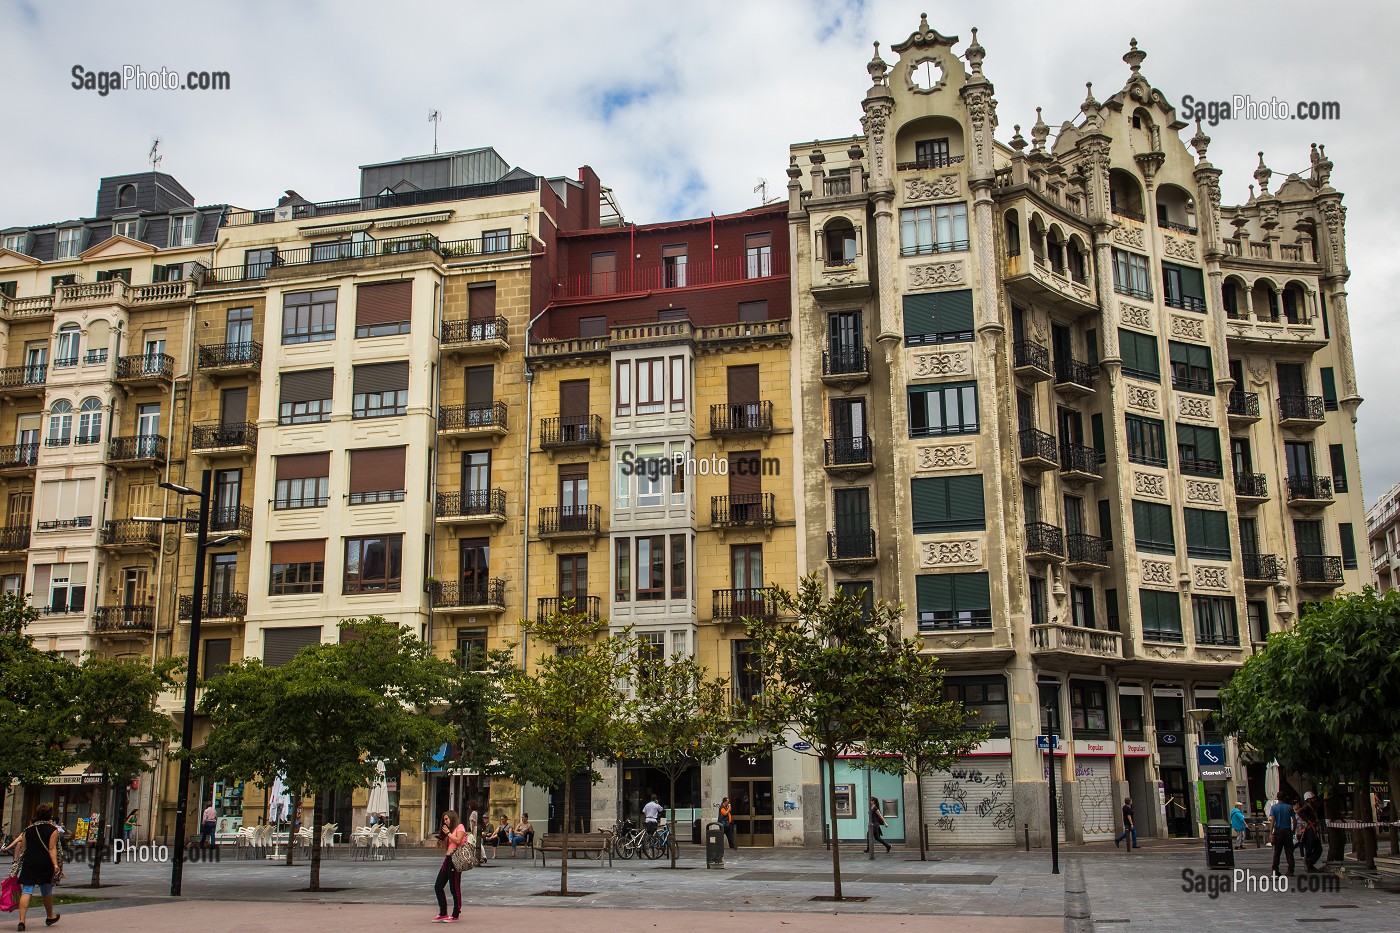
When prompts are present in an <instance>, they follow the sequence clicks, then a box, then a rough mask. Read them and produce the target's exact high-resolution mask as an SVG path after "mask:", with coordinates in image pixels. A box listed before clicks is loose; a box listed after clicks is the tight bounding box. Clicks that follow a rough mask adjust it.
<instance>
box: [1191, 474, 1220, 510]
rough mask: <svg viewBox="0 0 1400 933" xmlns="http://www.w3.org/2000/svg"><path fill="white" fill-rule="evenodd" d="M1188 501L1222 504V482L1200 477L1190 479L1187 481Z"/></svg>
mask: <svg viewBox="0 0 1400 933" xmlns="http://www.w3.org/2000/svg"><path fill="white" fill-rule="evenodd" d="M1186 501H1187V502H1202V503H1205V504H1206V505H1220V504H1221V499H1220V484H1219V483H1211V482H1207V481H1206V480H1200V479H1188V480H1187V481H1186Z"/></svg>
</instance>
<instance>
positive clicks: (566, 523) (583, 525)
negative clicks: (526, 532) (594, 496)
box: [540, 505, 603, 537]
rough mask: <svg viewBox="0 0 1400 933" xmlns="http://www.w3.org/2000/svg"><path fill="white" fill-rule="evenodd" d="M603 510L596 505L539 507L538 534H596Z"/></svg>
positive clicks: (600, 523) (546, 535)
mask: <svg viewBox="0 0 1400 933" xmlns="http://www.w3.org/2000/svg"><path fill="white" fill-rule="evenodd" d="M602 516H603V510H602V507H601V506H596V505H572V506H570V505H565V506H550V507H548V508H543V509H540V536H541V537H548V536H550V535H596V534H598V533H599V531H600V529H601V528H602Z"/></svg>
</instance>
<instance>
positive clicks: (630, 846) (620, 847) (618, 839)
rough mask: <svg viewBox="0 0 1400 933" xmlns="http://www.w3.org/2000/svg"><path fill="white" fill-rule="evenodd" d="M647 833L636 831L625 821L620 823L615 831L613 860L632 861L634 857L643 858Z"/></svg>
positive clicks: (640, 830)
mask: <svg viewBox="0 0 1400 933" xmlns="http://www.w3.org/2000/svg"><path fill="white" fill-rule="evenodd" d="M647 840H648V836H647V831H646V830H645V829H636V828H633V827H632V825H631V824H630V823H628V822H626V821H625V820H624V821H623V822H621V823H618V824H617V826H616V828H615V829H614V830H613V837H612V854H613V858H620V859H630V858H631V857H632V856H634V855H635V856H637V857H638V858H641V857H642V855H643V854H644V852H645V849H644V847H645V846H646V845H647ZM648 857H650V856H648Z"/></svg>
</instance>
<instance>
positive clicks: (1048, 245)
mask: <svg viewBox="0 0 1400 933" xmlns="http://www.w3.org/2000/svg"><path fill="white" fill-rule="evenodd" d="M1045 251H1046V253H1047V254H1048V255H1049V258H1050V271H1051V272H1058V273H1059V274H1060V275H1064V274H1065V238H1064V234H1063V233H1061V232H1060V228H1059V227H1051V228H1050V233H1049V235H1048V236H1047V237H1046V238H1045Z"/></svg>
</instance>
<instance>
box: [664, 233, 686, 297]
mask: <svg viewBox="0 0 1400 933" xmlns="http://www.w3.org/2000/svg"><path fill="white" fill-rule="evenodd" d="M685 271H686V249H685V244H684V243H682V244H680V245H679V246H663V247H661V287H662V288H685V285H686V277H685Z"/></svg>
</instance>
